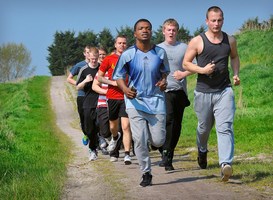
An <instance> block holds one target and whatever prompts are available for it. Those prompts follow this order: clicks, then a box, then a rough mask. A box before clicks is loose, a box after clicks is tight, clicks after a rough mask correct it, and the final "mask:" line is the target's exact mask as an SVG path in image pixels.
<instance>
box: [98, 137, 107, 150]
mask: <svg viewBox="0 0 273 200" xmlns="http://www.w3.org/2000/svg"><path fill="white" fill-rule="evenodd" d="M98 138H99V146H100V148H101V149H102V148H105V147H106V146H107V143H106V140H105V139H104V137H102V136H100V135H99V134H98Z"/></svg>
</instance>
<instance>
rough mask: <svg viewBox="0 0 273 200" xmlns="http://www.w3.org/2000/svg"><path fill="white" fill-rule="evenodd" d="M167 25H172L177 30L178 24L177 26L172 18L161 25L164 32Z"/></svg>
mask: <svg viewBox="0 0 273 200" xmlns="http://www.w3.org/2000/svg"><path fill="white" fill-rule="evenodd" d="M168 25H173V26H175V27H176V28H177V30H179V24H178V22H177V21H176V20H175V19H173V18H169V19H166V20H165V21H164V23H163V26H162V29H163V30H164V29H165V27H166V26H168Z"/></svg>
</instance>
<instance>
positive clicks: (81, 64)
mask: <svg viewBox="0 0 273 200" xmlns="http://www.w3.org/2000/svg"><path fill="white" fill-rule="evenodd" d="M85 65H87V62H86V61H85V60H83V61H81V62H78V63H77V64H76V65H74V66H73V67H72V68H71V69H70V73H71V74H72V75H73V76H76V75H78V74H79V72H80V70H81V68H82V67H84V66H85ZM78 96H85V93H84V91H83V90H78Z"/></svg>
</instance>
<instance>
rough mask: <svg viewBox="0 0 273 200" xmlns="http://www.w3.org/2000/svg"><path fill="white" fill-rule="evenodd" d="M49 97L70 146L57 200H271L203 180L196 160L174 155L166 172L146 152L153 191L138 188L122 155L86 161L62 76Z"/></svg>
mask: <svg viewBox="0 0 273 200" xmlns="http://www.w3.org/2000/svg"><path fill="white" fill-rule="evenodd" d="M50 94H51V99H52V107H53V109H54V111H55V113H56V123H57V125H58V126H59V128H60V129H61V130H62V131H63V132H64V134H67V135H68V136H69V137H70V138H71V140H72V142H73V144H74V146H72V147H71V148H72V149H71V150H72V156H73V157H72V159H71V163H70V164H69V165H68V167H67V176H68V178H67V182H66V183H65V185H64V190H63V196H62V199H69V200H72V199H77V200H87V199H92V200H104V199H107V200H108V199H111V200H112V199H113V200H114V199H117V200H120V199H130V200H131V199H132V200H133V199H136V200H137V199H148V200H150V199H151V200H152V199H156V200H161V199H162V200H163V199H194V200H198V199H200V200H201V199H202V200H203V199H208V200H217V199H219V200H225V199H240V200H241V199H242V200H243V199H248V200H249V199H272V198H271V197H268V196H265V195H263V194H261V193H259V192H257V191H256V190H254V189H251V188H248V187H246V186H244V185H243V184H242V183H241V182H240V181H239V180H235V179H231V180H230V181H229V182H228V183H222V182H220V181H219V175H218V174H211V175H204V174H206V173H204V170H199V168H198V167H197V163H196V160H190V159H189V157H187V155H176V156H175V158H174V167H175V169H176V170H174V171H172V172H166V171H165V170H164V168H161V167H158V161H159V159H160V156H159V154H158V153H157V152H151V153H152V163H153V167H152V170H153V171H152V174H153V186H150V187H146V188H142V187H140V186H139V182H140V176H141V174H140V171H139V167H138V163H137V160H136V157H133V163H132V164H131V165H124V164H123V161H122V157H123V152H121V158H120V159H119V161H118V162H116V163H111V162H110V161H109V157H108V156H104V155H102V154H99V159H98V160H96V161H93V162H88V150H87V147H85V146H83V145H82V143H81V137H82V134H81V132H80V130H79V129H78V128H77V127H78V125H77V120H78V119H77V117H78V114H77V112H76V108H75V101H76V100H75V91H74V90H73V88H72V86H71V85H69V84H68V83H67V82H66V77H64V76H54V77H52V86H51V91H50ZM71 94H72V95H71ZM75 124H76V125H75Z"/></svg>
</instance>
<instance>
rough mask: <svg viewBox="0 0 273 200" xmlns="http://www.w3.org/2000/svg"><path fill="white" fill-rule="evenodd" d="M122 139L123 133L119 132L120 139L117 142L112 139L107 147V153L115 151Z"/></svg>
mask: <svg viewBox="0 0 273 200" xmlns="http://www.w3.org/2000/svg"><path fill="white" fill-rule="evenodd" d="M120 138H121V133H120V132H118V139H117V140H114V139H113V137H112V139H111V141H110V142H109V145H108V147H107V151H109V152H111V151H114V150H115V148H116V146H117V143H118V140H119V139H120Z"/></svg>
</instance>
